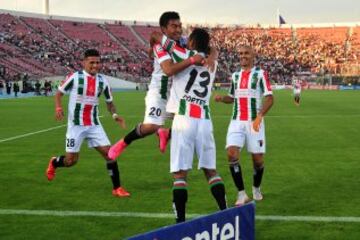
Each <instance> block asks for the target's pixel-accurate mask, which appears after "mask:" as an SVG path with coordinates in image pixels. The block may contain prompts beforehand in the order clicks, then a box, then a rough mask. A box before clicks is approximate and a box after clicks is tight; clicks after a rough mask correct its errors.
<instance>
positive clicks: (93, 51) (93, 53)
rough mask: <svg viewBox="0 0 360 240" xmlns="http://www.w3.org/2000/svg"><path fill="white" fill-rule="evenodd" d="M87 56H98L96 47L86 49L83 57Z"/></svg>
mask: <svg viewBox="0 0 360 240" xmlns="http://www.w3.org/2000/svg"><path fill="white" fill-rule="evenodd" d="M88 57H100V53H99V51H98V50H96V49H87V50H86V51H85V53H84V59H85V58H88Z"/></svg>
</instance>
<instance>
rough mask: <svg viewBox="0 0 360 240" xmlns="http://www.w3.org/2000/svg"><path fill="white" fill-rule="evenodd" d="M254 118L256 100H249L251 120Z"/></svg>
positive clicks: (255, 115)
mask: <svg viewBox="0 0 360 240" xmlns="http://www.w3.org/2000/svg"><path fill="white" fill-rule="evenodd" d="M256 117H257V112H256V98H251V120H255V118H256Z"/></svg>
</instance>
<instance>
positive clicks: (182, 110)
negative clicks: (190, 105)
mask: <svg viewBox="0 0 360 240" xmlns="http://www.w3.org/2000/svg"><path fill="white" fill-rule="evenodd" d="M185 113H186V101H185V99H181V100H180V106H179V114H180V115H185Z"/></svg>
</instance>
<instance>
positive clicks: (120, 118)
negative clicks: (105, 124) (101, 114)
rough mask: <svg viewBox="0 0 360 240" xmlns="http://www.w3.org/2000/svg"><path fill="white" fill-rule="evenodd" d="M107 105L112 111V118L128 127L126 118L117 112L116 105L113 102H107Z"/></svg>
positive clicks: (122, 125)
mask: <svg viewBox="0 0 360 240" xmlns="http://www.w3.org/2000/svg"><path fill="white" fill-rule="evenodd" d="M106 107H107V109H108V111H109V112H110V113H111V115H112V118H113V119H114V120H115V121H116V122H117V123H118V124H119V125H120V126H121V127H122V128H124V129H125V128H126V123H125V119H124V118H123V117H121V116H120V115H118V114H117V113H116V107H115V105H114V103H113V102H106Z"/></svg>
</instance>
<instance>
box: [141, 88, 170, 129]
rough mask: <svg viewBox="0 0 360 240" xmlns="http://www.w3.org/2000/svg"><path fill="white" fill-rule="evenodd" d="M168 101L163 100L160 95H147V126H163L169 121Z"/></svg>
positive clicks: (145, 121)
mask: <svg viewBox="0 0 360 240" xmlns="http://www.w3.org/2000/svg"><path fill="white" fill-rule="evenodd" d="M166 102H167V100H165V99H162V98H161V96H160V95H159V94H147V95H146V97H145V117H144V122H143V123H145V124H155V125H158V126H162V125H164V124H165V120H166V119H168V114H167V113H166Z"/></svg>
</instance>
